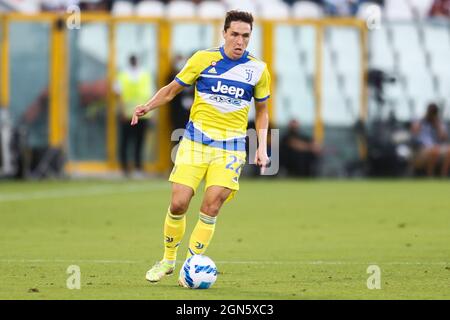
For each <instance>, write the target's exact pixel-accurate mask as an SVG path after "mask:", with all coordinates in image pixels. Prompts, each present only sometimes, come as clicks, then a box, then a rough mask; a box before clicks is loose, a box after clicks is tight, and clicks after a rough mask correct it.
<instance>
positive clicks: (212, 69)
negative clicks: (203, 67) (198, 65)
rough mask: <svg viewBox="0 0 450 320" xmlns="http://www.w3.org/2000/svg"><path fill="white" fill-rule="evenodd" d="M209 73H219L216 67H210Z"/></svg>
mask: <svg viewBox="0 0 450 320" xmlns="http://www.w3.org/2000/svg"><path fill="white" fill-rule="evenodd" d="M208 73H214V74H217V71H216V68H211V69H209V71H208Z"/></svg>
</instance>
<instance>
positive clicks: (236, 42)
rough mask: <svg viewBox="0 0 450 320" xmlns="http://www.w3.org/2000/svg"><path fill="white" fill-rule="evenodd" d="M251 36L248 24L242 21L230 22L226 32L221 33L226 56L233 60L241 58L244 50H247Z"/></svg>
mask: <svg viewBox="0 0 450 320" xmlns="http://www.w3.org/2000/svg"><path fill="white" fill-rule="evenodd" d="M251 34H252V30H251V28H250V24H248V23H246V22H243V21H233V22H231V23H230V27H229V28H228V29H227V31H226V32H225V31H224V32H223V37H224V39H225V45H224V49H225V53H226V54H227V56H229V57H230V58H231V59H234V60H236V59H239V58H240V57H242V55H243V54H244V51H245V49H247V46H248V42H249V41H250V35H251Z"/></svg>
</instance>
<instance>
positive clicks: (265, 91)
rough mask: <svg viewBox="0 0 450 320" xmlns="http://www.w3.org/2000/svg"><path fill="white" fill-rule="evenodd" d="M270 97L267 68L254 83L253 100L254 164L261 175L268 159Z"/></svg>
mask: <svg viewBox="0 0 450 320" xmlns="http://www.w3.org/2000/svg"><path fill="white" fill-rule="evenodd" d="M269 97H270V74H269V70H268V69H267V66H266V65H265V66H264V70H263V72H262V74H261V77H260V79H259V80H258V82H257V83H256V86H255V91H254V98H255V109H256V115H255V126H256V132H257V135H258V149H257V150H256V155H255V163H256V164H257V165H258V166H260V167H261V174H264V171H265V168H266V167H268V166H269V162H270V160H269V157H268V156H267V131H268V128H269V107H268V103H267V99H269Z"/></svg>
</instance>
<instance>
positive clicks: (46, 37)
mask: <svg viewBox="0 0 450 320" xmlns="http://www.w3.org/2000/svg"><path fill="white" fill-rule="evenodd" d="M449 2H450V1H446V0H435V1H433V0H384V1H357V0H353V1H352V0H323V1H303V0H300V1H281V0H279V1H276V0H240V1H237V0H223V1H210V0H204V1H178V0H174V1H157V0H148V1H146V0H144V1H100V0H90V1H81V0H80V1H77V0H46V1H44V0H40V1H39V0H36V1H34V0H0V10H1V13H0V34H1V42H0V142H1V146H0V153H1V154H0V284H1V285H0V298H1V299H23V298H27V299H28V298H30V299H79V298H81V299H117V298H125V299H130V298H137V299H140V298H150V299H184V300H186V299H299V298H312V299H336V298H339V299H347V298H349V299H355V298H357V299H448V298H449V291H448V272H449V270H450V263H449V256H448V243H449V241H450V238H449V232H448V230H449V228H450V225H449V221H450V220H449V218H448V214H449V212H450V210H449V201H448V199H449V198H448V194H449V186H450V185H449V184H448V181H447V180H432V181H430V180H425V181H421V180H420V181H416V180H414V179H399V180H401V181H393V180H391V179H387V180H384V179H383V180H380V179H374V180H376V181H373V180H370V179H367V180H366V179H360V178H366V177H386V176H388V177H398V178H404V177H408V178H410V177H416V176H420V175H423V174H424V173H423V172H421V171H420V170H416V169H415V168H414V166H413V160H414V152H415V151H414V137H413V136H412V135H411V124H412V123H413V122H414V121H416V120H419V119H421V118H422V117H423V116H424V114H425V110H426V109H427V105H428V104H429V103H431V102H434V103H436V104H437V105H438V106H439V107H440V110H441V115H442V117H443V120H444V121H445V123H446V125H447V126H448V124H449V122H450V110H449V99H450V68H449V63H448V61H449V57H450V18H449V14H450V6H449ZM233 8H239V9H243V10H248V11H251V12H252V13H253V14H254V15H255V17H256V19H257V20H256V23H255V26H254V31H253V36H252V39H251V42H250V48H249V50H250V51H251V52H252V53H253V54H254V55H255V56H257V57H259V58H261V59H262V60H264V61H266V62H267V63H268V67H269V70H270V72H271V75H272V80H273V81H272V99H270V100H269V103H270V115H271V127H272V128H276V129H279V130H280V137H281V140H280V141H281V144H282V145H283V143H284V142H285V140H284V139H285V137H286V135H287V134H288V133H289V128H291V129H292V128H294V129H296V130H297V129H299V128H298V125H296V124H295V122H293V121H292V120H296V121H297V122H298V123H299V124H300V129H301V132H302V133H301V136H302V139H303V141H307V142H308V143H309V144H310V145H314V146H318V150H320V152H319V153H317V158H315V160H314V161H315V166H314V168H313V169H312V170H311V171H308V170H303V171H301V172H300V175H301V176H314V177H318V178H322V179H319V181H310V180H309V179H302V180H297V179H284V178H289V177H290V176H291V175H292V172H291V171H290V170H288V168H287V163H288V162H289V161H288V160H289V159H291V157H289V156H287V155H286V153H285V152H284V151H283V150H284V149H283V148H281V151H282V152H281V154H280V156H281V164H282V167H281V168H280V170H279V172H278V174H277V176H276V177H275V178H273V179H272V178H270V179H269V178H256V179H249V178H248V177H250V176H258V173H257V170H255V168H254V166H252V165H248V166H247V167H246V168H244V171H243V176H245V177H244V178H243V179H241V184H242V186H241V190H240V192H239V194H238V199H237V200H236V201H232V202H231V203H230V204H229V205H226V206H224V208H223V213H221V216H220V226H219V227H218V228H217V230H216V234H215V240H214V241H213V243H212V245H211V247H210V248H208V255H210V256H211V257H212V258H213V259H214V261H215V262H216V263H217V265H218V268H219V270H220V272H221V273H220V276H219V280H218V282H217V284H216V285H215V287H214V288H212V289H211V290H206V291H202V292H197V291H194V292H193V291H192V290H191V291H185V290H181V289H179V288H177V286H176V279H174V277H172V279H167V281H163V282H162V283H160V284H158V285H157V286H152V287H149V284H148V283H146V282H145V281H144V278H143V276H144V274H145V271H147V270H148V267H149V266H150V265H152V264H153V263H154V261H155V260H156V259H158V258H159V257H160V253H161V249H162V241H161V228H162V223H163V220H164V213H165V212H166V211H165V210H166V208H167V203H168V200H169V193H170V184H169V183H168V182H166V180H165V178H166V177H167V175H168V172H169V170H170V169H171V167H172V163H171V157H170V153H171V150H172V147H173V146H174V143H171V141H170V140H171V139H170V136H171V133H172V130H173V129H174V127H180V126H181V127H182V126H183V124H180V123H183V121H186V118H185V117H186V114H187V113H186V110H185V109H183V107H185V106H186V105H188V106H189V102H190V100H189V99H190V97H189V94H191V93H189V92H188V93H187V94H186V95H185V96H183V97H182V99H181V102H180V101H178V102H177V103H173V104H171V105H170V106H167V107H163V108H160V109H159V110H157V112H155V114H154V115H153V116H152V118H153V120H154V121H153V126H152V127H150V128H148V130H147V132H146V138H145V147H144V158H145V161H144V162H145V165H144V169H145V173H146V179H144V180H142V181H129V180H124V179H123V174H122V171H121V167H120V156H119V154H120V152H119V149H120V119H119V115H118V104H119V101H118V97H117V95H116V94H115V92H116V88H115V87H116V81H117V78H118V75H119V74H120V72H122V71H123V70H125V69H126V67H127V62H128V59H129V56H130V55H131V54H134V55H136V56H137V58H138V60H139V61H140V64H141V66H142V67H143V68H144V70H145V72H146V73H147V74H148V75H149V76H150V78H151V82H152V87H153V90H156V88H158V87H161V86H162V85H164V84H166V83H167V82H168V81H169V80H170V79H171V78H173V73H174V72H176V71H177V69H179V68H180V65H182V63H183V62H184V61H185V60H186V59H187V58H188V57H189V56H190V55H191V54H192V53H193V52H194V51H195V50H198V49H203V48H209V47H214V46H217V45H220V44H221V39H222V38H221V29H222V27H223V18H224V15H225V12H226V11H227V10H229V9H233ZM79 9H80V10H79ZM78 13H80V15H79V16H78V15H77V14H78ZM78 18H79V19H78ZM78 22H80V25H77V23H78ZM183 117H184V118H183ZM253 117H254V115H253V114H252V113H251V115H250V126H251V121H252V119H253ZM129 151H130V152H131V150H129ZM303 160H304V159H303ZM291 164H292V163H291ZM303 165H304V163H302V164H301V166H303ZM294 173H296V174H298V172H294ZM92 177H93V178H92ZM132 177H133V176H132ZM135 177H136V178H142V175H140V176H135ZM328 178H331V180H332V181H328ZM336 178H337V179H336ZM343 178H348V179H343ZM16 179H17V180H25V182H22V181H20V182H19V183H17V182H16V181H15V180H16ZM136 180H138V179H136ZM139 180H141V179H139ZM350 180H351V181H350ZM124 181H126V183H123V182H124ZM200 201H201V197H199V196H197V197H195V198H194V199H193V202H192V205H191V206H190V209H189V211H190V214H189V215H188V219H189V221H188V228H189V229H188V230H187V234H189V230H191V229H192V228H193V226H194V225H195V221H196V219H197V212H198V211H197V210H198V208H199V206H200ZM237 221H238V223H237ZM255 221H256V222H257V223H255ZM261 230H264V231H263V232H261ZM281 235H282V236H281ZM186 242H187V241H184V242H183V243H182V245H181V251H182V253H181V256H180V257H179V262H182V260H183V258H184V252H185V251H186V246H187V244H186ZM72 264H76V265H78V266H80V268H81V270H82V278H81V282H82V288H83V290H68V287H67V285H66V280H67V277H68V274H67V273H66V270H67V267H68V266H69V265H72ZM371 264H377V265H379V266H380V268H381V271H382V276H381V279H382V283H381V286H382V290H368V287H367V285H366V281H367V278H368V277H369V274H367V272H366V270H367V267H368V265H371ZM179 265H181V263H180V264H179Z"/></svg>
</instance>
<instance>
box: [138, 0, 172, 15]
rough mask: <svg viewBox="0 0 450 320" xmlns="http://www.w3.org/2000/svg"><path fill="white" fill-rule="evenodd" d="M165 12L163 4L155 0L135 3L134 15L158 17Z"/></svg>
mask: <svg viewBox="0 0 450 320" xmlns="http://www.w3.org/2000/svg"><path fill="white" fill-rule="evenodd" d="M164 14H165V6H164V4H163V3H162V2H160V1H157V0H145V1H142V2H139V3H138V4H137V5H136V15H138V16H141V17H158V18H161V17H163V16H164Z"/></svg>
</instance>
